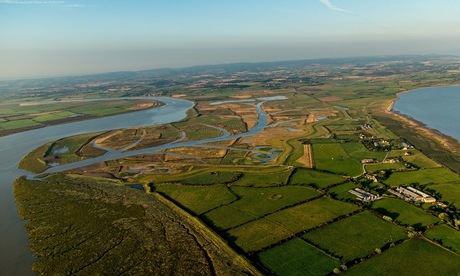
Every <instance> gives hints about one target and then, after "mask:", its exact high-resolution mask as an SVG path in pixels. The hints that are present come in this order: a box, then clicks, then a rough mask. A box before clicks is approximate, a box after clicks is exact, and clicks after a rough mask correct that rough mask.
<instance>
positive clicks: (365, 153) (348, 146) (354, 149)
mask: <svg viewBox="0 0 460 276" xmlns="http://www.w3.org/2000/svg"><path fill="white" fill-rule="evenodd" d="M341 145H342V148H343V149H344V150H345V152H346V153H348V155H349V156H350V157H351V158H354V159H356V160H358V161H361V160H362V159H367V158H372V159H376V160H377V161H382V160H383V158H384V157H385V155H386V153H385V152H379V151H369V150H368V149H367V148H366V147H365V146H364V145H363V144H362V143H361V142H359V143H351V142H350V143H343V144H341Z"/></svg>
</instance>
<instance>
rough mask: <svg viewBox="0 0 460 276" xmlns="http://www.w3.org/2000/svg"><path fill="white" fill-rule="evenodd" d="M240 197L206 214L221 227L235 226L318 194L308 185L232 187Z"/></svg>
mask: <svg viewBox="0 0 460 276" xmlns="http://www.w3.org/2000/svg"><path fill="white" fill-rule="evenodd" d="M231 189H232V190H233V191H234V192H235V193H236V194H237V195H239V196H240V199H239V200H237V201H235V202H233V203H231V204H229V205H226V206H222V207H219V208H217V209H215V210H212V211H210V212H208V213H206V214H205V215H204V217H205V219H206V220H207V221H211V222H212V224H213V225H215V226H217V227H218V228H221V229H227V228H230V227H235V226H237V225H239V224H241V223H244V222H247V221H249V220H252V219H255V218H258V217H260V216H263V215H266V214H268V213H271V212H275V211H277V210H279V209H281V208H283V207H286V206H289V205H292V204H295V203H299V202H302V201H304V200H307V199H310V198H312V197H315V196H317V195H318V192H316V191H315V190H313V189H311V188H308V187H298V186H282V187H279V188H277V187H276V188H263V189H262V188H246V187H232V188H231Z"/></svg>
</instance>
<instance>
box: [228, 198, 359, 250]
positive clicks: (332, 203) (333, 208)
mask: <svg viewBox="0 0 460 276" xmlns="http://www.w3.org/2000/svg"><path fill="white" fill-rule="evenodd" d="M355 210H357V207H356V206H355V205H352V204H349V203H344V202H341V201H337V200H333V199H329V198H320V199H317V200H313V201H310V202H307V203H304V204H301V205H298V206H295V207H292V208H289V209H284V210H282V211H279V212H276V213H274V214H271V215H269V216H267V217H265V218H262V219H258V220H256V221H252V222H250V223H247V224H244V225H242V226H239V227H237V228H234V229H232V230H230V231H228V232H227V236H228V237H229V239H230V240H234V242H235V243H236V244H237V245H238V246H239V247H241V248H242V249H243V250H245V251H254V250H258V249H260V248H263V247H265V246H268V245H270V244H273V243H275V242H277V241H279V240H281V239H284V238H287V237H289V236H291V235H293V234H295V233H298V232H301V231H303V230H306V229H310V228H313V227H315V226H318V225H320V224H323V223H326V222H329V221H331V220H333V219H334V218H336V217H339V216H342V215H345V214H348V213H351V212H353V211H355Z"/></svg>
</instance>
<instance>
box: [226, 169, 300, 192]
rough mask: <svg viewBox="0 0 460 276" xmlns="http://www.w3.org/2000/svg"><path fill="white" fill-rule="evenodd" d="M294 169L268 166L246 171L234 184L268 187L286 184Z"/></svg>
mask: <svg viewBox="0 0 460 276" xmlns="http://www.w3.org/2000/svg"><path fill="white" fill-rule="evenodd" d="M291 172H292V170H291V169H286V168H281V169H280V168H268V169H261V170H254V171H248V172H245V173H244V174H243V175H242V176H241V177H240V178H239V179H238V180H236V181H235V182H233V183H232V186H244V187H268V186H280V185H286V183H287V181H288V179H289V176H290V175H291Z"/></svg>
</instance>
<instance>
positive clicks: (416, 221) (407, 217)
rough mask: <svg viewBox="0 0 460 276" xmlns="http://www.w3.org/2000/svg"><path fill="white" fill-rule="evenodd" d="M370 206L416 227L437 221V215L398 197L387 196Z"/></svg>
mask: <svg viewBox="0 0 460 276" xmlns="http://www.w3.org/2000/svg"><path fill="white" fill-rule="evenodd" d="M371 208H372V209H374V210H376V211H377V212H379V213H381V214H382V215H386V216H389V217H391V218H392V219H393V220H394V221H396V222H398V223H400V224H401V225H408V226H414V227H416V228H420V227H426V226H428V225H431V224H434V223H436V222H438V221H439V219H438V218H437V217H435V216H432V215H430V214H428V213H426V212H424V211H423V210H421V209H419V208H417V207H415V206H414V205H412V204H410V203H407V202H404V201H402V200H400V199H394V198H388V199H383V200H378V201H375V202H374V203H373V204H372V206H371Z"/></svg>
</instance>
